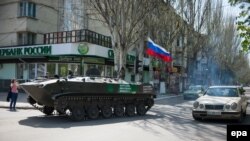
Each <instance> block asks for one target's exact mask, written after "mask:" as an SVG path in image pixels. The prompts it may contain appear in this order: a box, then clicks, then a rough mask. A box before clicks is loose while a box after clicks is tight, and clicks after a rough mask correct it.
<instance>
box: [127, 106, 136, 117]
mask: <svg viewBox="0 0 250 141" xmlns="http://www.w3.org/2000/svg"><path fill="white" fill-rule="evenodd" d="M125 111H126V115H127V116H129V117H131V116H134V115H135V106H134V105H133V104H128V105H127V106H126V110H125Z"/></svg>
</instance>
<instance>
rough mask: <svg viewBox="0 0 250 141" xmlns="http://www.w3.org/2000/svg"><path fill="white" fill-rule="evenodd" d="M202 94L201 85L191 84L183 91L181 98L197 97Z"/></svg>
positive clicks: (202, 88)
mask: <svg viewBox="0 0 250 141" xmlns="http://www.w3.org/2000/svg"><path fill="white" fill-rule="evenodd" d="M203 94H204V87H203V86H202V85H193V86H190V87H189V88H188V90H186V91H184V93H183V99H184V100H186V99H197V98H198V97H200V96H202V95H203Z"/></svg>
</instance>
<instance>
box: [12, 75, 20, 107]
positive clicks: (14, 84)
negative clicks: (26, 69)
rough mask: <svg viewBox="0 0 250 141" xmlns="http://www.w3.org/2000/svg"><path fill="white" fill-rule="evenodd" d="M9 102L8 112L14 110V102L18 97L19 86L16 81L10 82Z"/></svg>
mask: <svg viewBox="0 0 250 141" xmlns="http://www.w3.org/2000/svg"><path fill="white" fill-rule="evenodd" d="M10 87H11V101H10V110H11V111H12V110H13V111H15V110H16V101H17V97H18V89H19V84H18V82H17V80H16V79H12V80H11V84H10Z"/></svg>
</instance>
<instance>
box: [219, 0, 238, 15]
mask: <svg viewBox="0 0 250 141" xmlns="http://www.w3.org/2000/svg"><path fill="white" fill-rule="evenodd" d="M222 6H223V9H224V14H225V16H230V15H232V16H235V17H236V16H238V15H239V13H240V11H241V10H240V8H239V5H236V6H231V5H230V3H228V0H223V3H222Z"/></svg>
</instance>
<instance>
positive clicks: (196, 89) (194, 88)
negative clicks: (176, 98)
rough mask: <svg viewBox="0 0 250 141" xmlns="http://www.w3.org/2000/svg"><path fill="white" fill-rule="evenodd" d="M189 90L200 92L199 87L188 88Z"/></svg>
mask: <svg viewBox="0 0 250 141" xmlns="http://www.w3.org/2000/svg"><path fill="white" fill-rule="evenodd" d="M189 90H194V91H198V90H201V87H200V86H190V87H189Z"/></svg>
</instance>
